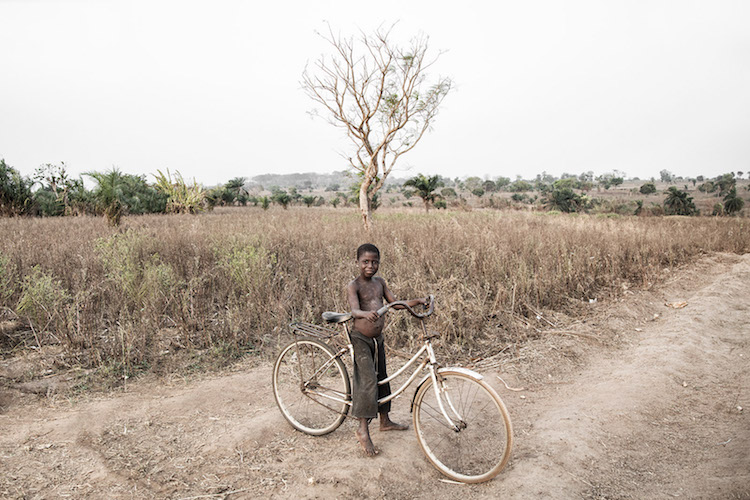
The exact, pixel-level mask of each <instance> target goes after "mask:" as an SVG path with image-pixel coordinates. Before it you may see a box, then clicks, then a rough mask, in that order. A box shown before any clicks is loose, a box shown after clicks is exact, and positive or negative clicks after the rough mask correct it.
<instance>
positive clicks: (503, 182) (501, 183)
mask: <svg viewBox="0 0 750 500" xmlns="http://www.w3.org/2000/svg"><path fill="white" fill-rule="evenodd" d="M508 185H510V178H509V177H498V178H497V179H495V186H496V187H497V190H498V191H499V190H501V189H502V188H504V187H505V186H508Z"/></svg>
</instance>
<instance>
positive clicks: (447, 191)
mask: <svg viewBox="0 0 750 500" xmlns="http://www.w3.org/2000/svg"><path fill="white" fill-rule="evenodd" d="M440 196H442V197H443V198H447V199H449V200H453V199H455V198H457V197H458V193H456V190H455V189H453V188H452V187H446V188H443V189H441V190H440Z"/></svg>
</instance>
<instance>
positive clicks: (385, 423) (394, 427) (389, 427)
mask: <svg viewBox="0 0 750 500" xmlns="http://www.w3.org/2000/svg"><path fill="white" fill-rule="evenodd" d="M408 428H409V426H408V425H404V424H397V423H396V422H394V421H392V420H391V419H390V418H389V417H388V415H387V414H385V413H381V414H380V430H381V431H405V430H406V429H408Z"/></svg>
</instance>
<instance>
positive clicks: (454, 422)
mask: <svg viewBox="0 0 750 500" xmlns="http://www.w3.org/2000/svg"><path fill="white" fill-rule="evenodd" d="M427 353H428V355H429V357H430V365H429V371H430V378H431V379H432V387H433V389H434V391H435V399H437V403H438V407H440V412H441V413H442V414H443V417H444V418H445V420H446V422H448V427H450V428H451V429H453V430H454V431H455V432H461V431H462V430H464V429H466V421H465V420H464V419H463V417H462V416H461V414H460V413H458V410H456V407H455V406H454V405H453V401H451V397H450V393H449V390H448V389H449V387H448V386H447V384H446V381H445V379H444V378H443V377H441V376H440V374H439V373H438V371H437V369H436V368H435V367H436V366H438V364H437V359H436V358H435V352H434V351H433V350H432V344H430V343H428V345H427ZM443 401H445V403H447V406H448V409H450V412H451V413H452V414H453V415H454V416H455V418H452V417H451V414H449V413H448V411H447V410H446V404H445V403H443Z"/></svg>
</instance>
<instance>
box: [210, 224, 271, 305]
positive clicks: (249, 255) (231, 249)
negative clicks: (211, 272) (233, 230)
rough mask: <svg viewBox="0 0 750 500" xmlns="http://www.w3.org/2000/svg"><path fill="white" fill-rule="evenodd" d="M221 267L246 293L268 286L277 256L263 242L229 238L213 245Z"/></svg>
mask: <svg viewBox="0 0 750 500" xmlns="http://www.w3.org/2000/svg"><path fill="white" fill-rule="evenodd" d="M213 252H214V255H215V256H216V259H217V263H218V266H219V268H221V269H222V270H223V271H224V272H225V273H226V275H227V276H228V277H229V279H230V280H231V281H232V282H233V283H234V284H235V286H236V287H238V288H239V290H240V291H241V292H242V293H243V294H244V295H250V294H252V293H257V292H259V291H260V290H261V289H263V288H264V287H267V286H268V283H269V282H270V280H271V276H272V275H273V269H274V266H275V265H276V256H275V255H273V254H271V253H270V252H269V251H268V250H266V249H265V248H264V247H263V246H262V245H261V244H259V243H253V242H250V241H246V240H244V239H242V238H239V237H236V238H229V239H227V240H225V241H221V242H217V243H216V244H214V247H213Z"/></svg>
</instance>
